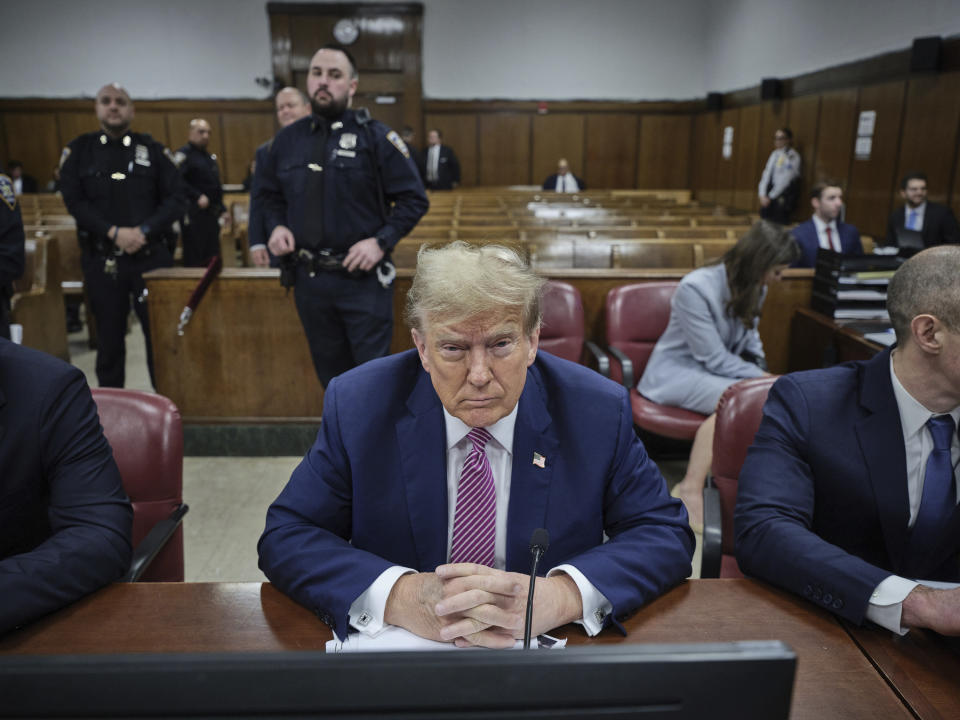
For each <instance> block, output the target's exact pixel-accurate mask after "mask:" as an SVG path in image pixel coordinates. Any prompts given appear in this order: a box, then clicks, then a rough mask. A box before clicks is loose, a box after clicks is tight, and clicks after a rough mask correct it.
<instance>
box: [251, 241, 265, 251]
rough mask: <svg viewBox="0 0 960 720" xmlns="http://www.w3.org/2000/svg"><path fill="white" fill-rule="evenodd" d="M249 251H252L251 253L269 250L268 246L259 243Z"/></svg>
mask: <svg viewBox="0 0 960 720" xmlns="http://www.w3.org/2000/svg"><path fill="white" fill-rule="evenodd" d="M249 249H250V251H253V250H266V249H267V246H266V245H264V244H263V243H257V244H256V245H251V246H250V248H249Z"/></svg>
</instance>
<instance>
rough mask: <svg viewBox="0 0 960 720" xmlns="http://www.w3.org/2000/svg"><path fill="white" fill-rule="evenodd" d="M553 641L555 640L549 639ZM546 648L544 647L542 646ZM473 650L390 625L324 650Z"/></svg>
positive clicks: (559, 644)
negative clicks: (380, 630)
mask: <svg viewBox="0 0 960 720" xmlns="http://www.w3.org/2000/svg"><path fill="white" fill-rule="evenodd" d="M551 639H555V638H551ZM566 644H567V639H566V638H563V639H562V640H557V641H556V642H555V643H554V644H553V645H551V646H550V649H551V650H555V649H560V648H563V647H566ZM544 647H546V646H544ZM530 648H531V649H532V650H537V649H540V644H539V643H538V642H537V639H536V638H531V639H530ZM463 649H467V650H473V649H478V648H458V647H457V646H456V645H454V644H453V643H445V642H437V641H435V640H427V639H426V638H422V637H420V636H419V635H414V634H413V633H412V632H410V631H409V630H404V629H403V628H402V627H397V626H396V625H390V626H388V627H386V628H384V629H383V631H382V632H380V633H379V634H378V635H377V636H376V637H370V636H369V635H364V634H363V633H351V634H350V635H348V636H347V639H346V640H345V641H343V642H340V640H338V639H337V638H334V639H333V640H328V641H327V646H326V650H327V652H328V653H341V652H401V651H407V650H413V651H416V650H463ZM513 649H514V650H521V649H523V641H522V640H517V642H516V644H515V645H514V646H513Z"/></svg>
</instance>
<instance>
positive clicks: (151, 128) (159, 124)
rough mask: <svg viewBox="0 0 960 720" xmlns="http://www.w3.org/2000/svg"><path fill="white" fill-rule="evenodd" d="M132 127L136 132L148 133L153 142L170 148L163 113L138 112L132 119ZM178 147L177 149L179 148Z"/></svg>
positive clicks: (168, 133) (168, 134)
mask: <svg viewBox="0 0 960 720" xmlns="http://www.w3.org/2000/svg"><path fill="white" fill-rule="evenodd" d="M132 127H133V129H134V130H135V131H137V132H142V133H150V135H152V136H153V139H154V140H156V141H157V142H159V143H162V144H163V146H164V147H170V131H169V129H168V128H167V116H166V114H165V113H162V112H157V111H153V110H151V111H147V112H140V111H139V110H138V111H137V113H136V115H134V117H133V123H132ZM182 144H183V143H181V144H180V145H182ZM180 145H178V146H177V147H180Z"/></svg>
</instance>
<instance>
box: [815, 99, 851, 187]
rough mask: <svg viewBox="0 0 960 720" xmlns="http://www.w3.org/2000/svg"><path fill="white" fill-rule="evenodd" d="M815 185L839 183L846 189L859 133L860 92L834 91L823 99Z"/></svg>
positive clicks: (818, 132) (821, 102)
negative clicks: (826, 181)
mask: <svg viewBox="0 0 960 720" xmlns="http://www.w3.org/2000/svg"><path fill="white" fill-rule="evenodd" d="M818 128H819V129H818V131H817V157H816V161H815V162H816V165H815V167H814V172H813V178H814V182H817V181H819V180H826V179H830V180H835V181H837V182H839V183H840V185H841V186H842V187H846V186H847V185H848V181H849V175H850V159H851V158H852V157H853V143H854V138H855V137H856V134H857V90H856V88H850V89H847V90H833V91H831V92H826V93H824V94H823V95H822V96H821V98H820V121H819V123H818Z"/></svg>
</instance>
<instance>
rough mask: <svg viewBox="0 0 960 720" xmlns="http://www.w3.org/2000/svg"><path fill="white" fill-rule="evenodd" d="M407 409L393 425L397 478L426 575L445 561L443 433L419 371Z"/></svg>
mask: <svg viewBox="0 0 960 720" xmlns="http://www.w3.org/2000/svg"><path fill="white" fill-rule="evenodd" d="M407 409H408V410H409V413H408V414H407V415H405V416H404V417H403V418H402V419H401V420H400V421H398V422H397V442H398V443H399V446H400V466H401V467H400V472H401V474H402V476H403V481H404V483H405V485H406V492H407V509H408V512H409V514H410V527H411V529H412V531H413V541H414V545H415V546H416V549H417V558H418V561H419V562H418V565H419V568H418V569H419V570H423V571H430V570H433V569H434V568H436V567H437V565H442V564H443V563H445V562H446V561H447V558H446V554H447V522H448V520H447V468H446V429H445V426H444V421H443V409H442V406H441V404H440V400H439V399H438V398H437V394H436V392H435V391H434V389H433V385H432V384H431V382H430V376H429V375H428V374H427V373H426V372H424V371H422V370H421V371H420V372H419V374H418V377H417V383H416V385H415V386H414V389H413V392H412V393H410V397H409V398H408V399H407Z"/></svg>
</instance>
